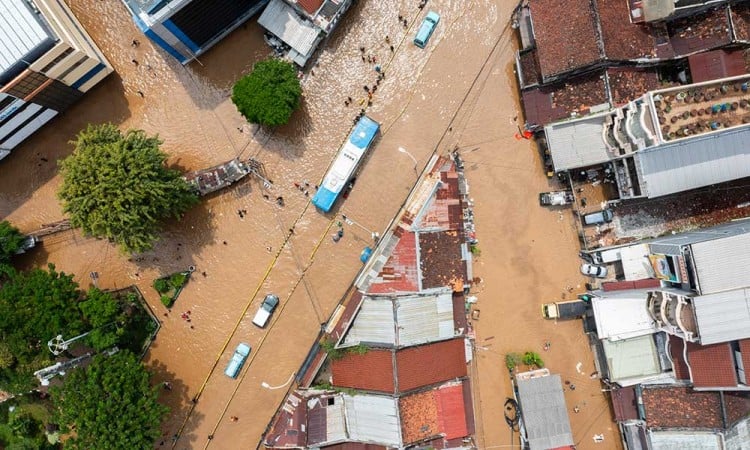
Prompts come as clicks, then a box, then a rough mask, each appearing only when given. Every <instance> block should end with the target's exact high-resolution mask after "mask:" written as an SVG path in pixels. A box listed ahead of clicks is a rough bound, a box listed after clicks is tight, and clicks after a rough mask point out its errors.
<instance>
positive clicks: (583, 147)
mask: <svg viewBox="0 0 750 450" xmlns="http://www.w3.org/2000/svg"><path fill="white" fill-rule="evenodd" d="M610 114H611V113H610V112H606V113H601V114H596V115H593V116H586V117H584V118H581V119H575V120H569V121H565V122H557V123H553V124H550V125H547V126H546V127H544V133H545V134H546V135H547V144H548V145H549V150H550V153H551V154H552V162H553V164H554V166H555V171H556V172H559V171H562V170H569V169H575V168H578V167H586V166H592V165H594V164H599V163H603V162H605V161H608V160H609V159H610V158H609V154H608V153H607V147H606V145H605V144H604V139H603V132H604V120H605V117H606V116H608V115H610Z"/></svg>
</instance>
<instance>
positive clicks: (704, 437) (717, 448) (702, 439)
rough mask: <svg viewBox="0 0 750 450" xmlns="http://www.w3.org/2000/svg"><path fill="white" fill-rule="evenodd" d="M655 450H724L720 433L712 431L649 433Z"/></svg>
mask: <svg viewBox="0 0 750 450" xmlns="http://www.w3.org/2000/svg"><path fill="white" fill-rule="evenodd" d="M649 438H650V440H651V448H652V449H653V450H723V449H724V446H723V445H722V444H721V436H720V435H719V433H713V432H710V431H687V430H685V431H653V430H651V431H649Z"/></svg>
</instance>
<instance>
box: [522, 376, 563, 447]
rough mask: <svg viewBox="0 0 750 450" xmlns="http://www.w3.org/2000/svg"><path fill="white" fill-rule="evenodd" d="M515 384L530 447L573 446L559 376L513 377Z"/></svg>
mask: <svg viewBox="0 0 750 450" xmlns="http://www.w3.org/2000/svg"><path fill="white" fill-rule="evenodd" d="M516 384H517V386H518V401H519V406H520V407H521V411H522V417H523V423H524V426H525V428H526V436H527V439H528V441H529V447H530V449H531V450H537V449H545V450H546V449H550V448H558V447H564V446H567V445H573V444H574V442H573V434H572V432H571V431H570V420H569V419H568V410H567V408H566V407H565V397H564V396H563V391H562V381H561V379H560V375H548V376H543V377H538V378H531V379H528V380H524V379H517V380H516Z"/></svg>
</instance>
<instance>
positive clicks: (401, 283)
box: [367, 232, 419, 294]
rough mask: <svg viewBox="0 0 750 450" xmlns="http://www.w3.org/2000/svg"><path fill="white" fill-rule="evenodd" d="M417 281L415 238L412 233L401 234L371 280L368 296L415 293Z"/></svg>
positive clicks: (417, 285)
mask: <svg viewBox="0 0 750 450" xmlns="http://www.w3.org/2000/svg"><path fill="white" fill-rule="evenodd" d="M418 290H419V284H418V280H417V238H416V234H414V233H412V232H403V233H402V234H401V239H400V240H399V241H398V244H396V247H395V248H394V249H393V253H391V256H390V258H388V261H387V262H386V263H385V265H384V266H383V269H382V270H381V271H380V274H379V276H378V278H377V279H375V280H373V281H372V283H371V284H370V287H369V289H368V291H367V293H368V294H382V293H387V292H415V291H418Z"/></svg>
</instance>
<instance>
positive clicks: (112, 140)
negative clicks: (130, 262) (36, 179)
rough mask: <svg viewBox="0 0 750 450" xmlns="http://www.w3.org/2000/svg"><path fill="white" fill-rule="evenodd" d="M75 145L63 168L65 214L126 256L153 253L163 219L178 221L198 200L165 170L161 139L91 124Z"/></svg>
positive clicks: (175, 174)
mask: <svg viewBox="0 0 750 450" xmlns="http://www.w3.org/2000/svg"><path fill="white" fill-rule="evenodd" d="M71 143H72V144H74V145H75V150H74V151H73V154H72V155H71V156H69V157H68V158H65V159H64V160H63V161H62V162H61V163H60V171H61V173H62V176H63V182H62V186H61V188H60V190H59V192H58V196H59V198H60V199H61V200H62V202H63V210H64V211H65V212H66V213H68V214H69V215H70V220H71V223H72V224H73V225H74V226H75V227H81V228H82V229H83V231H84V232H85V233H86V234H88V235H92V236H96V237H105V238H107V239H109V240H110V241H113V242H115V243H117V244H118V245H119V246H120V248H121V249H122V250H123V251H125V252H129V253H135V252H143V251H145V250H148V249H150V248H151V247H152V246H153V243H154V241H156V240H157V239H158V236H157V232H158V229H159V223H160V220H161V219H164V218H167V217H170V216H171V217H175V218H180V217H181V216H182V214H183V213H184V212H185V211H186V210H187V209H188V208H190V207H191V206H192V205H194V204H195V203H197V201H198V197H197V195H196V194H195V193H194V192H193V190H192V189H191V188H190V185H188V183H187V182H186V181H185V180H184V179H183V178H182V176H181V174H180V172H179V171H177V170H173V169H169V168H168V167H167V166H166V160H167V156H166V154H164V153H163V152H162V151H161V150H159V146H160V145H161V143H162V141H161V140H159V138H158V137H150V136H147V135H146V133H145V132H144V131H142V130H129V131H127V132H126V133H125V134H122V133H121V132H120V131H119V130H118V129H117V128H116V127H115V126H114V125H112V124H103V125H97V126H93V125H89V126H88V127H87V128H86V129H85V130H83V131H81V132H80V133H79V134H78V137H77V138H76V140H75V141H72V142H71Z"/></svg>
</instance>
